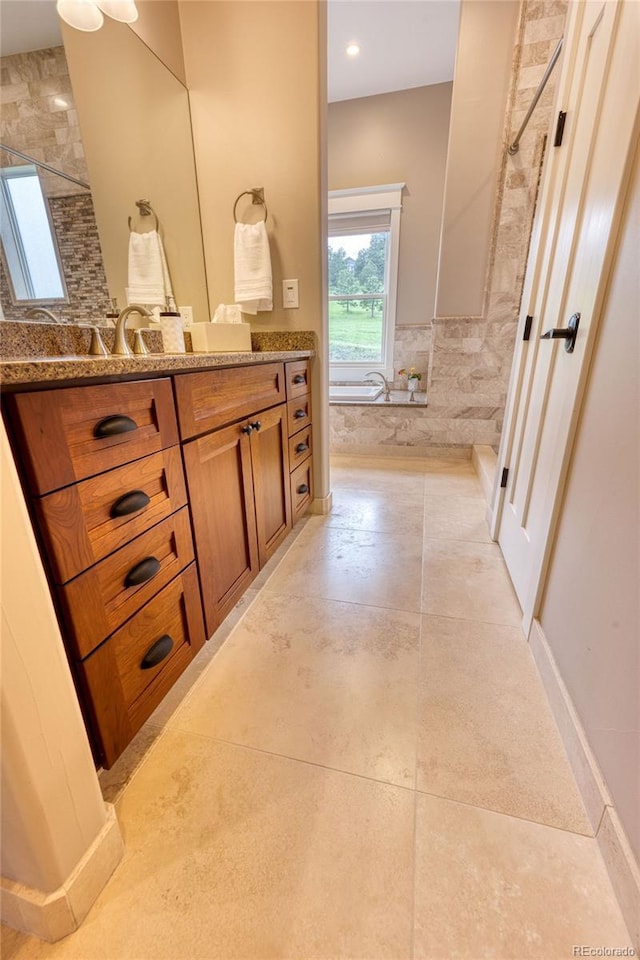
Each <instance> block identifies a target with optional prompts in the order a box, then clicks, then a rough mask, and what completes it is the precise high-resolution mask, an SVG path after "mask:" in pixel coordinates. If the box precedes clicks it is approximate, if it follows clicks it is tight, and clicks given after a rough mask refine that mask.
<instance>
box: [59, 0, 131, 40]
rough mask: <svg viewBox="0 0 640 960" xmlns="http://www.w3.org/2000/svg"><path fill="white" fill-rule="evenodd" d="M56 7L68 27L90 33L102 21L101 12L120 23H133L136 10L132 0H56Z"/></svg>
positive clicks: (96, 28) (97, 28)
mask: <svg viewBox="0 0 640 960" xmlns="http://www.w3.org/2000/svg"><path fill="white" fill-rule="evenodd" d="M56 9H57V11H58V14H59V15H60V17H61V18H62V19H63V20H64V22H65V23H68V24H69V26H70V27H75V29H76V30H84V31H85V32H86V33H91V32H92V31H94V30H99V29H100V27H101V26H102V24H103V23H104V17H103V16H102V14H103V13H106V14H107V16H108V17H111V19H112V20H118V21H119V22H120V23H134V22H135V21H136V20H137V19H138V10H137V8H136V5H135V2H134V0H58V2H57V4H56Z"/></svg>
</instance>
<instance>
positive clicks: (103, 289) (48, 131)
mask: <svg viewBox="0 0 640 960" xmlns="http://www.w3.org/2000/svg"><path fill="white" fill-rule="evenodd" d="M0 71H1V76H2V116H1V118H0V137H1V139H2V142H3V143H6V144H7V145H8V146H12V147H15V148H16V150H22V152H23V153H26V154H28V155H29V156H31V157H33V158H34V159H35V160H42V161H44V162H45V163H48V164H50V165H51V166H53V167H56V168H58V169H60V170H63V171H64V172H65V173H69V174H71V175H72V176H74V177H78V178H79V179H80V180H84V181H87V180H88V174H87V167H86V163H85V158H84V149H83V146H82V141H81V138H80V128H79V126H78V118H77V114H76V109H75V102H74V99H73V93H72V90H71V81H70V79H69V69H68V66H67V60H66V57H65V52H64V47H52V48H50V49H46V50H35V51H32V52H30V53H20V54H14V55H13V56H10V57H2V58H1V59H0ZM21 162H22V161H20V160H18V159H17V158H15V157H12V156H11V154H7V153H5V152H2V151H0V165H2V166H15V165H19V164H20V163H21ZM37 169H38V176H39V177H40V183H41V185H42V190H43V193H44V195H45V197H46V199H47V203H48V205H49V212H50V215H51V221H52V223H53V228H54V231H55V235H56V240H57V243H58V252H59V255H60V263H61V265H62V272H63V275H64V279H65V284H66V287H67V293H68V303H67V302H65V303H61V302H60V301H54V302H49V303H46V302H43V303H42V306H46V307H48V309H51V310H52V311H53V312H54V313H55V314H56V315H62V316H63V317H64V318H65V319H67V320H72V321H87V320H93V321H95V320H96V319H98V318H99V317H100V316H103V315H104V312H105V310H106V307H107V301H108V297H109V292H108V289H107V278H106V276H105V272H104V266H103V262H102V251H101V248H100V239H99V237H98V227H97V224H96V218H95V214H94V210H93V201H92V199H91V195H90V194H89V193H87V191H86V190H84V189H83V188H82V187H78V186H77V185H75V184H73V183H71V182H70V181H68V180H65V179H64V178H63V177H58V176H55V175H53V174H50V173H47V172H46V171H43V170H41V169H40V168H37ZM0 299H1V302H2V311H3V314H4V317H5V319H6V320H21V319H23V318H24V315H25V313H26V311H27V309H28V304H27V305H26V306H25V305H22V306H20V305H16V304H14V303H13V300H12V297H11V289H10V284H9V281H8V276H7V271H6V265H5V263H4V261H3V260H2V258H0Z"/></svg>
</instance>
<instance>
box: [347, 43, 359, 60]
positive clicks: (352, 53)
mask: <svg viewBox="0 0 640 960" xmlns="http://www.w3.org/2000/svg"><path fill="white" fill-rule="evenodd" d="M359 53H360V44H359V43H348V44H347V56H348V57H357V56H358V54H359Z"/></svg>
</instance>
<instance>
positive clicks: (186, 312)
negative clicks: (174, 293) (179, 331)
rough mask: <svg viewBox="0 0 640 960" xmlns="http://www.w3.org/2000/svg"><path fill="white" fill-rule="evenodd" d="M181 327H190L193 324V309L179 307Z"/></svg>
mask: <svg viewBox="0 0 640 960" xmlns="http://www.w3.org/2000/svg"><path fill="white" fill-rule="evenodd" d="M180 316H181V317H182V325H183V327H190V326H191V324H192V323H193V307H180Z"/></svg>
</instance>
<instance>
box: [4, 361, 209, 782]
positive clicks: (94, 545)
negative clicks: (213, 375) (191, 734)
mask: <svg viewBox="0 0 640 960" xmlns="http://www.w3.org/2000/svg"><path fill="white" fill-rule="evenodd" d="M5 406H6V408H7V412H8V417H9V420H10V422H11V428H12V433H13V436H14V437H16V438H17V448H18V449H17V453H18V457H19V459H20V461H21V462H22V466H23V475H24V477H25V481H26V486H27V488H28V490H29V491H30V494H31V496H30V500H31V511H32V516H33V517H34V518H35V524H36V527H37V532H38V535H39V540H40V544H41V547H42V551H43V554H44V557H45V562H46V565H47V567H48V572H49V579H50V582H51V588H52V593H53V595H54V598H55V600H56V602H57V608H58V612H59V617H60V621H61V627H62V634H63V638H64V641H65V646H66V649H67V655H68V657H69V660H70V663H71V666H72V669H73V671H74V676H75V679H76V684H77V686H78V688H79V691H80V697H81V703H82V707H83V711H84V713H85V717H86V719H87V726H88V728H89V731H90V734H91V739H92V744H93V748H94V754H95V757H96V761H97V762H99V763H101V764H103V765H104V766H105V767H110V766H111V765H112V764H113V762H114V761H115V760H116V759H117V757H118V756H119V755H120V754H121V753H122V751H123V750H124V748H125V747H126V746H127V744H128V743H129V742H130V740H131V739H132V737H133V736H134V735H135V733H136V732H137V730H138V729H139V728H140V726H141V725H142V724H143V723H144V721H145V720H146V719H147V717H148V716H149V715H150V714H151V712H152V711H153V710H154V709H155V707H156V706H157V705H158V704H159V703H160V700H161V699H162V697H163V696H164V695H165V693H166V692H167V690H169V688H170V687H171V685H172V684H173V683H174V682H175V680H176V679H177V677H178V676H179V675H180V673H182V671H183V670H184V668H185V667H186V666H187V664H188V663H189V662H190V661H191V659H192V658H193V656H194V654H195V652H196V651H197V650H198V649H199V648H200V647H201V646H202V645H203V644H204V640H205V634H204V621H203V616H202V605H201V600H200V592H199V586H198V576H197V571H196V568H195V563H194V550H193V541H192V535H191V523H190V519H189V514H188V508H187V506H186V487H185V482H184V473H183V467H182V457H181V453H180V446H179V444H178V429H177V422H176V415H175V407H174V402H173V391H172V387H171V381H170V380H169V379H168V378H165V379H163V380H162V379H157V380H146V381H131V382H127V383H110V384H104V385H98V386H80V387H70V388H63V389H57V390H56V389H54V390H43V391H39V392H33V393H22V394H14V395H11V396H9V397H8V398H7V402H6V404H5Z"/></svg>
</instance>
